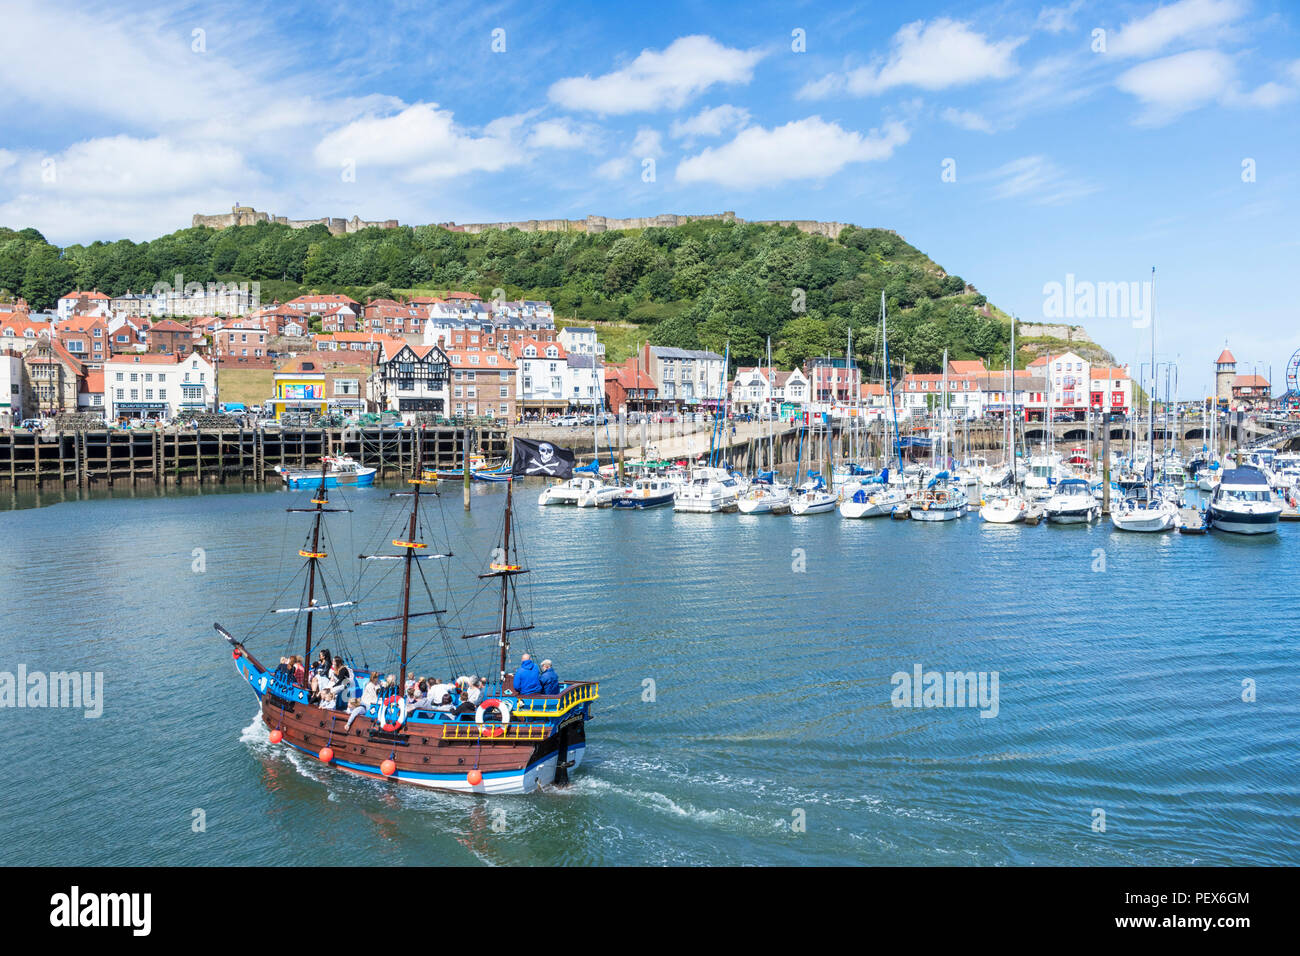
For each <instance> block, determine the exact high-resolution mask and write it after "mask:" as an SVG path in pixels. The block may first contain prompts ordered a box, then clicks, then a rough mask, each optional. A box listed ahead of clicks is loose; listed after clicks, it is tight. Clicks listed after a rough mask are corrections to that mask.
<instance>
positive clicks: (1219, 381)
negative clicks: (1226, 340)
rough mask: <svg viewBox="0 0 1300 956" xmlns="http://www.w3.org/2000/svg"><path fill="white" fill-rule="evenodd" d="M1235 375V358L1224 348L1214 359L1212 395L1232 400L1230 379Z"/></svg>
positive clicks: (1221, 399)
mask: <svg viewBox="0 0 1300 956" xmlns="http://www.w3.org/2000/svg"><path fill="white" fill-rule="evenodd" d="M1236 377H1237V360H1236V359H1235V358H1234V357H1233V355H1232V353H1231V352H1229V351H1228V350H1227V349H1226V348H1225V349H1224V350H1223V351H1222V352H1220V353H1219V357H1218V358H1217V359H1215V360H1214V396H1215V397H1216V398H1218V399H1219V400H1220V401H1225V402H1230V401H1232V380H1233V379H1234V378H1236Z"/></svg>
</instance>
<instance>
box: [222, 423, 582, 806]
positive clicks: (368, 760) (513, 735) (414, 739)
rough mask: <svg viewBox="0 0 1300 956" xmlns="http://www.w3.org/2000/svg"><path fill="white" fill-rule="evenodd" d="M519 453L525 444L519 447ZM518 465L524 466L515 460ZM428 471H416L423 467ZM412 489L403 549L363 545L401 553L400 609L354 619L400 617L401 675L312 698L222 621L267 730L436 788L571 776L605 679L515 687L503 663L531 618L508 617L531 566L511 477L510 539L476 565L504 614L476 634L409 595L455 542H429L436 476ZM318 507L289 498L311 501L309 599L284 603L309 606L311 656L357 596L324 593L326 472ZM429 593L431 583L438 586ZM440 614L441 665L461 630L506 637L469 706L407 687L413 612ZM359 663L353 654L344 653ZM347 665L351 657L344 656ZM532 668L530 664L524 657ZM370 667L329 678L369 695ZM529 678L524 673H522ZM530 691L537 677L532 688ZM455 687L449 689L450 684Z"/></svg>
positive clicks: (335, 762)
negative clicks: (522, 621)
mask: <svg viewBox="0 0 1300 956" xmlns="http://www.w3.org/2000/svg"><path fill="white" fill-rule="evenodd" d="M516 454H518V448H516ZM512 471H513V472H515V473H518V474H522V473H523V472H521V471H519V469H518V468H512ZM417 473H420V472H417ZM408 480H409V482H410V484H411V485H412V491H411V492H409V493H404V494H402V495H401V496H402V497H409V498H410V499H411V506H410V513H409V517H408V520H407V522H406V528H405V533H404V536H403V537H401V538H397V539H394V540H393V542H392V545H393V547H394V548H396V549H397V552H396V553H382V554H371V555H362V556H361V558H362V560H364V561H380V562H384V561H397V562H401V563H402V570H403V584H402V601H401V612H400V614H398V615H395V616H393V617H384V618H378V619H376V620H372V621H362V622H358V623H357V625H356V626H358V627H360V626H363V625H377V624H381V623H385V622H386V623H387V624H388V625H389V626H390V627H395V626H397V625H400V633H401V643H400V654H399V657H398V662H399V663H398V676H397V679H396V681H395V682H394V683H389V684H386V685H385V686H384V687H383V689H382V690H379V691H378V693H377V695H376V696H377V700H376V701H375V702H374V703H360V702H358V706H356V707H354V708H352V709H348V708H347V707H346V706H344V707H342V708H340V709H336V707H335V706H334V705H332V704H331V702H330V698H329V696H326V694H330V695H332V689H331V690H326V691H323V692H322V693H321V696H322V697H323V698H324V702H323V703H317V702H316V701H315V700H314V697H315V696H316V695H315V694H314V693H313V691H312V690H311V689H310V688H309V687H308V686H304V681H302V680H301V679H298V678H295V676H294V674H293V672H292V671H290V670H288V669H287V668H285V667H280V668H275V669H271V668H268V667H266V666H264V665H263V664H262V663H261V662H260V661H259V660H258V659H257V658H256V657H255V656H254V655H253V653H252V652H251V651H249V650H248V649H247V648H246V647H245V646H244V643H243V642H241V641H238V640H236V639H235V637H234V636H233V635H231V634H230V632H229V631H227V630H226V629H225V628H223V627H222V626H221V625H219V624H218V625H215V626H216V629H217V631H218V632H219V633H220V634H221V635H222V636H223V637H224V638H225V639H226V640H227V641H228V642H229V643H230V644H231V645H232V647H233V649H234V650H233V656H234V664H235V669H236V670H237V671H238V672H239V674H240V676H241V677H243V678H244V680H246V681H247V682H248V684H249V686H250V688H251V689H252V691H253V693H254V694H255V695H256V696H257V698H258V700H259V703H260V708H261V709H260V716H261V719H262V722H263V723H264V724H265V725H266V727H267V728H268V729H269V731H270V740H271V743H273V744H280V743H283V744H285V745H287V746H289V747H291V748H293V749H294V750H297V751H300V752H302V753H305V754H308V755H311V756H312V757H313V758H315V759H318V760H320V761H321V763H323V764H326V765H328V766H332V767H336V768H338V769H341V770H347V771H350V772H352V773H355V774H359V775H361V776H366V777H372V778H375V779H385V778H387V779H390V780H395V781H397V782H399V783H408V784H414V785H417V786H422V787H429V788H435V789H440V790H451V791H459V792H466V793H492V794H498V793H530V792H532V791H534V790H536V789H537V788H538V787H541V786H546V785H548V784H551V783H556V784H562V783H565V782H567V780H568V773H569V770H570V769H572V768H574V767H577V766H578V765H579V764H580V763H581V761H582V757H583V755H584V753H585V748H586V729H585V727H586V722H587V720H589V719H590V718H591V704H592V702H593V701H594V700H595V699H596V697H597V690H598V688H597V685H596V684H595V683H592V682H586V681H570V682H563V683H558V685H557V686H556V687H555V688H554V692H553V693H532V692H527V693H519V692H517V691H516V689H515V687H514V677H515V674H511V673H508V672H507V667H508V665H509V662H510V635H511V634H512V633H515V632H519V631H528V630H531V629H532V627H533V625H532V624H527V625H514V624H512V622H511V606H512V596H513V594H514V590H515V579H516V578H517V577H518V576H519V575H523V574H526V573H528V572H527V569H526V568H523V567H521V566H520V565H519V564H517V563H512V562H516V561H517V560H518V544H517V542H516V541H514V540H512V537H511V504H512V497H513V482H511V483H510V484H508V485H507V490H506V508H505V520H504V532H503V546H502V548H501V550H500V552H499V553H498V562H494V563H493V564H491V565H490V566H489V569H488V570H487V571H486V572H485V573H483V574H480V575H478V577H479V578H480V579H484V580H492V579H496V580H499V581H500V588H501V596H500V603H499V608H498V612H497V614H498V616H497V626H496V627H494V628H492V629H491V630H488V631H484V632H481V633H476V634H464V635H451V634H449V633H447V631H446V628H445V626H444V625H443V622H442V615H444V614H446V613H447V612H445V611H440V610H437V609H433V610H429V611H420V612H413V611H412V610H411V596H412V593H413V590H414V585H415V583H416V582H415V581H414V580H413V578H414V576H418V577H419V579H420V581H419V583H420V584H422V585H423V587H424V589H425V590H426V591H427V590H428V588H429V585H428V582H427V580H425V578H424V572H423V568H422V567H421V566H420V562H422V561H431V560H443V559H446V558H450V557H451V553H450V552H447V553H430V551H429V549H428V545H427V543H426V542H425V541H424V540H423V538H422V537H421V522H420V509H421V503H422V498H426V499H427V498H428V497H436V492H433V493H432V495H429V494H426V493H425V492H424V487H425V486H426V485H431V484H433V483H434V481H433V480H431V479H426V478H424V477H421V478H414V479H408ZM312 504H313V505H314V506H315V507H314V509H313V508H290V509H288V510H289V511H291V512H294V511H300V512H310V513H313V516H314V521H313V527H312V531H311V534H310V544H309V546H308V547H309V548H310V550H307V548H304V549H302V550H300V551H299V555H300V556H301V557H303V558H304V559H306V566H305V571H306V577H307V584H306V588H305V593H306V601H305V604H304V606H303V607H299V608H285V609H282V611H281V613H294V614H295V615H297V616H303V615H305V617H306V622H307V624H306V637H305V641H304V644H303V649H304V658H305V660H307V661H310V659H311V655H312V653H313V652H314V651H316V650H319V649H320V648H319V644H318V643H317V642H316V641H315V640H314V638H315V637H316V636H317V632H316V629H315V628H314V627H313V621H314V619H315V615H316V614H317V613H318V612H325V611H329V610H332V609H334V608H338V607H344V606H349V605H351V604H352V603H353V602H350V601H346V602H339V603H335V604H330V603H328V601H327V603H325V604H319V603H318V602H317V601H316V590H317V587H318V585H319V584H321V583H322V582H321V580H320V578H321V574H320V570H319V567H318V566H319V565H320V562H321V561H322V560H324V559H325V558H326V557H328V555H327V554H326V553H325V552H324V551H322V550H321V548H322V526H323V522H324V517H325V515H326V514H328V513H331V512H339V511H347V510H348V509H346V508H329V507H326V505H328V504H329V500H328V498H327V492H326V489H325V482H324V480H323V478H322V480H321V482H320V484H319V486H318V488H317V490H316V493H315V496H314V497H313V499H312ZM430 593H431V592H430ZM425 616H432V617H434V618H435V619H436V620H437V621H438V628H439V630H440V631H441V632H442V634H441V636H442V638H443V643H444V646H445V648H446V650H447V661H446V662H444V663H442V664H440V665H438V666H445V667H455V666H456V657H457V654H456V651H455V650H454V648H455V647H456V646H457V645H459V644H460V641H461V639H462V638H465V639H473V638H494V639H495V641H496V644H497V648H498V649H499V653H498V654H497V655H496V658H495V660H494V661H493V663H494V664H495V665H496V667H497V671H498V672H497V675H496V677H495V679H488V680H487V682H486V685H485V686H484V687H483V689H482V691H481V694H480V696H479V697H478V699H477V705H478V706H477V708H475V709H473V710H472V711H471V710H470V709H469V708H467V707H461V708H459V709H458V710H457V711H455V712H450V710H451V708H450V707H447V708H445V709H443V708H442V707H441V706H440V704H441V702H439V704H435V703H434V702H432V701H423V700H417V699H413V698H411V697H408V695H407V692H406V684H407V674H408V664H409V659H408V651H409V643H410V637H411V630H412V628H411V621H412V619H413V618H417V617H425ZM347 663H351V662H347ZM345 666H346V665H345ZM525 669H527V668H525ZM372 673H377V672H372V671H371V670H369V669H368V668H356V667H351V668H350V672H349V673H347V674H344V672H343V671H341V670H340V671H335V672H332V676H331V679H332V680H334V681H336V683H334V684H332V685H331V687H335V686H337V687H339V688H340V692H339V693H340V697H341V698H342V700H344V701H347V700H348V699H350V698H355V697H362V699H363V700H364V699H365V698H364V696H363V685H362V678H365V677H369V676H370V675H371V674H372ZM521 687H522V685H521ZM526 689H527V690H529V691H531V690H532V688H531V687H529V688H526ZM457 693H458V695H461V696H462V699H463V700H466V699H467V700H471V701H472V700H473V699H474V698H472V697H470V696H469V695H470V693H471V691H470V689H469V688H468V687H460V688H458V690H457ZM448 697H450V695H448Z"/></svg>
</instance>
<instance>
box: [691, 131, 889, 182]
mask: <svg viewBox="0 0 1300 956" xmlns="http://www.w3.org/2000/svg"><path fill="white" fill-rule="evenodd" d="M907 140H908V132H907V129H906V128H905V127H904V126H903V125H902V124H901V123H898V122H889V123H886V124H885V125H884V127H883V129H882V130H880V131H877V130H872V131H871V132H870V133H868V134H866V135H865V136H864V135H863V134H861V133H858V132H856V131H853V130H846V129H843V128H842V127H840V126H839V125H838V124H836V123H828V122H826V121H825V120H823V119H822V118H821V117H820V116H810V117H808V118H807V119H802V120H795V121H792V122H789V123H786V124H785V125H784V126H778V127H776V128H775V129H770V130H769V129H764V128H763V127H761V126H751V127H749V128H747V129H743V130H741V131H740V132H739V133H738V134H737V135H736V137H735V139H733V140H732V141H731V142H729V143H726V144H724V145H722V146H717V147H709V148H708V149H705V150H704V151H703V152H701V153H699V154H698V155H695V156H691V157H689V158H687V159H684V160H682V162H681V163H680V164H678V166H677V180H678V182H681V183H704V182H707V183H716V184H718V185H720V186H730V187H736V188H739V189H752V188H756V187H759V186H775V185H778V184H780V183H783V182H787V181H789V180H796V179H825V178H826V177H828V176H832V175H834V174H835V173H838V172H839V171H840V170H841V169H843V168H844V167H845V166H847V165H849V164H850V163H862V162H871V161H873V160H881V159H887V158H889V156H891V155H892V154H893V152H894V150H895V149H896V148H897V147H899V146H901V145H902V144H904V143H906V142H907Z"/></svg>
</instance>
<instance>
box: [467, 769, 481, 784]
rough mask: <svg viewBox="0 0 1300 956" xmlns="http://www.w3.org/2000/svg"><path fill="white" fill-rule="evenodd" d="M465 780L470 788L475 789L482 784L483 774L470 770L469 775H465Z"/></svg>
mask: <svg viewBox="0 0 1300 956" xmlns="http://www.w3.org/2000/svg"><path fill="white" fill-rule="evenodd" d="M465 779H466V780H468V781H469V785H470V786H471V787H477V786H478V785H479V784H480V783H482V782H483V774H481V773H479V772H478V771H477V770H471V771H470V772H469V773H467V774H465Z"/></svg>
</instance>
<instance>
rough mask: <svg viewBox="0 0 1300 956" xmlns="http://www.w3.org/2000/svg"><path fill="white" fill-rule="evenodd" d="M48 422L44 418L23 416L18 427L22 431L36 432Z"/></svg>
mask: <svg viewBox="0 0 1300 956" xmlns="http://www.w3.org/2000/svg"><path fill="white" fill-rule="evenodd" d="M48 424H49V422H47V421H46V420H45V419H44V418H24V419H23V420H22V423H21V424H20V425H19V426H18V427H19V428H21V429H23V430H24V431H29V432H38V431H40V430H41V429H42V428H44V427H45V426H46V425H48Z"/></svg>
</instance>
